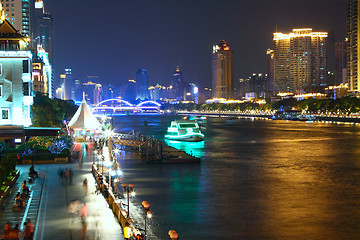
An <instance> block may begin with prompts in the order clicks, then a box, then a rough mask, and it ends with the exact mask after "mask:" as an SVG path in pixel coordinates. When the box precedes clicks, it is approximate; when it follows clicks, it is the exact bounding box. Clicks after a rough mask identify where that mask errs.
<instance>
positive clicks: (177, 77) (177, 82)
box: [171, 65, 185, 101]
mask: <svg viewBox="0 0 360 240" xmlns="http://www.w3.org/2000/svg"><path fill="white" fill-rule="evenodd" d="M171 85H172V87H173V88H172V93H173V96H172V97H173V98H174V99H177V100H179V101H182V100H184V99H185V97H184V92H185V82H184V79H183V75H182V72H181V71H180V68H179V65H178V66H177V67H176V70H175V72H174V73H173V75H172V81H171Z"/></svg>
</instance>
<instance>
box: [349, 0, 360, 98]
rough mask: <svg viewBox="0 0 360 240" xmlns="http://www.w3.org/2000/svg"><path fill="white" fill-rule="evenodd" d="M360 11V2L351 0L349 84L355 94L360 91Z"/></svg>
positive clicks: (350, 89)
mask: <svg viewBox="0 0 360 240" xmlns="http://www.w3.org/2000/svg"><path fill="white" fill-rule="evenodd" d="M359 11H360V2H359V1H358V0H350V1H349V6H348V19H347V38H348V52H347V54H348V56H347V59H348V84H349V91H350V92H352V93H353V94H356V95H357V94H359V92H360V84H359V81H360V62H359V60H360V47H359V34H360V31H359V27H360V21H359V17H360V15H359Z"/></svg>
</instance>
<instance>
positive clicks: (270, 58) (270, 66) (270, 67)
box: [266, 49, 275, 95]
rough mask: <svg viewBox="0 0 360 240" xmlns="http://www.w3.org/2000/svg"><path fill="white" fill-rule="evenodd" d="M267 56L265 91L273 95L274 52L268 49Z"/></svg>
mask: <svg viewBox="0 0 360 240" xmlns="http://www.w3.org/2000/svg"><path fill="white" fill-rule="evenodd" d="M266 55H267V83H266V91H267V92H269V93H270V94H271V95H274V80H275V79H274V57H275V54H274V50H271V49H268V50H267V52H266Z"/></svg>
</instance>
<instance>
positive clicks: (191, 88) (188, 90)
mask: <svg viewBox="0 0 360 240" xmlns="http://www.w3.org/2000/svg"><path fill="white" fill-rule="evenodd" d="M184 100H185V101H190V102H194V103H196V104H198V103H199V87H198V86H196V84H195V83H189V84H186V86H185V99H184Z"/></svg>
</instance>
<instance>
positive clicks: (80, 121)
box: [69, 99, 101, 130]
mask: <svg viewBox="0 0 360 240" xmlns="http://www.w3.org/2000/svg"><path fill="white" fill-rule="evenodd" d="M69 127H71V128H73V129H75V128H81V129H88V130H95V129H99V128H100V127H101V125H100V123H99V121H98V120H97V119H96V117H95V116H94V114H93V113H92V112H91V110H90V109H89V106H88V105H87V104H86V101H85V99H83V101H82V102H81V105H80V107H79V108H78V110H77V111H76V113H75V115H74V116H73V118H72V119H71V121H70V122H69Z"/></svg>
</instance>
